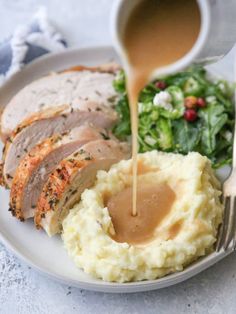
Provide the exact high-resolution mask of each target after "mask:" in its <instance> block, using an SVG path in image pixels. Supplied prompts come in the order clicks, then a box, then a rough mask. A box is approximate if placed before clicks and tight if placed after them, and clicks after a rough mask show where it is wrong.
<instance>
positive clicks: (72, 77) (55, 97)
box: [1, 64, 117, 141]
mask: <svg viewBox="0 0 236 314" xmlns="http://www.w3.org/2000/svg"><path fill="white" fill-rule="evenodd" d="M116 70H117V68H115V67H114V64H113V65H111V66H109V65H105V66H100V67H92V68H91V69H90V68H89V67H78V68H77V70H76V71H75V70H74V71H73V70H71V71H66V72H61V73H53V74H51V75H48V76H45V77H42V78H40V79H38V80H36V81H34V82H32V83H30V84H29V85H27V86H26V87H24V88H23V89H22V90H20V91H19V92H18V93H17V94H16V95H15V96H14V97H13V98H12V99H11V100H10V102H9V103H8V104H7V105H6V107H5V109H4V110H3V113H2V116H1V135H2V138H3V139H4V141H5V140H6V138H7V137H9V136H10V135H11V133H12V132H13V131H14V129H16V128H17V126H18V125H19V124H21V123H22V121H24V120H25V119H27V118H28V117H30V116H32V114H36V113H38V112H40V111H41V110H46V109H48V108H52V107H53V108H55V107H58V106H61V105H64V104H71V103H73V102H79V101H92V102H96V103H98V104H103V105H106V106H108V107H110V106H111V105H112V104H111V102H110V101H109V100H110V99H114V97H117V93H116V91H115V90H114V88H113V80H114V73H112V72H113V71H116ZM106 72H109V73H106Z"/></svg>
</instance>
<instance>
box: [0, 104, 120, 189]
mask: <svg viewBox="0 0 236 314" xmlns="http://www.w3.org/2000/svg"><path fill="white" fill-rule="evenodd" d="M78 107H79V108H80V109H77V110H74V109H73V107H72V108H71V107H70V106H66V105H65V106H61V107H58V108H55V109H51V110H50V111H49V110H46V111H44V112H41V113H40V114H38V115H34V116H32V117H31V118H30V119H27V121H26V122H24V123H23V124H22V125H20V126H19V127H18V128H17V129H16V130H15V132H14V134H13V136H12V137H11V138H9V139H8V140H7V143H6V145H5V149H4V153H3V162H4V165H3V177H4V182H5V184H6V185H7V186H8V187H11V183H12V180H13V178H14V175H15V171H16V169H17V167H18V165H19V163H20V161H21V160H22V159H23V158H24V156H25V155H26V154H27V153H28V152H29V151H30V150H31V149H32V148H33V147H34V146H35V145H37V144H39V143H40V142H42V141H43V140H44V139H46V138H49V137H51V136H52V135H54V134H61V133H64V132H67V131H69V130H71V129H73V128H75V127H78V126H81V125H82V124H86V123H87V124H91V125H94V126H96V127H99V128H110V127H112V126H113V125H114V123H115V122H116V121H117V114H116V112H115V111H114V110H113V109H111V108H108V107H106V106H102V105H98V104H97V103H94V102H82V103H81V104H80V106H79V105H78Z"/></svg>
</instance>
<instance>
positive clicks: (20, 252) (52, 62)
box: [0, 47, 226, 293]
mask: <svg viewBox="0 0 236 314" xmlns="http://www.w3.org/2000/svg"><path fill="white" fill-rule="evenodd" d="M112 60H117V57H116V54H115V52H114V50H113V49H112V48H111V47H96V48H87V49H73V50H67V51H65V52H63V53H59V54H54V55H49V56H44V57H42V58H40V59H38V60H37V61H35V62H33V63H31V64H30V65H28V66H26V67H25V68H24V69H23V70H22V71H21V72H20V73H17V74H16V75H14V77H13V78H12V79H11V80H10V81H9V82H8V83H7V84H5V85H4V87H2V89H1V90H0V104H6V103H7V102H8V101H9V99H10V98H11V97H12V96H13V95H14V94H15V93H16V92H17V91H18V90H20V89H21V88H22V87H23V86H25V85H26V84H28V83H29V82H32V81H33V80H35V79H37V78H39V77H41V76H42V75H45V74H47V73H48V72H50V71H58V70H63V69H65V68H67V67H71V66H74V65H79V64H82V65H90V66H92V65H98V64H100V63H104V62H108V61H112ZM19 110H20V108H19ZM225 174H226V173H225V171H223V176H225ZM8 200H9V193H8V192H7V191H5V190H4V189H0V238H1V241H2V242H3V243H4V244H5V245H6V246H7V247H9V248H10V249H11V250H12V251H13V252H14V253H15V254H16V255H17V256H19V257H20V258H21V259H23V260H24V261H25V262H26V263H28V264H30V265H31V266H33V267H35V268H36V269H38V270H39V271H41V272H43V273H44V274H47V275H49V276H51V277H53V278H54V279H57V280H60V281H62V282H64V283H66V284H68V285H71V286H76V287H79V288H83V289H89V290H96V291H103V292H125V293H127V292H137V291H147V290H154V289H160V288H163V287H167V286H170V285H173V284H176V283H178V282H181V281H183V280H186V279H187V278H190V277H192V276H194V275H195V274H197V273H199V272H201V271H202V270H204V269H206V268H208V267H209V266H211V265H213V264H215V263H216V262H217V261H219V260H220V259H222V258H223V257H224V256H226V254H225V253H223V252H220V253H213V254H211V255H209V256H207V257H205V258H202V259H201V260H200V261H198V262H197V263H195V264H192V265H191V266H189V267H187V268H186V269H185V270H184V271H182V272H179V273H175V274H172V275H168V276H166V277H164V278H161V279H158V280H151V281H142V282H132V283H125V284H119V283H107V282H103V281H101V280H95V279H93V278H91V277H90V276H88V275H86V274H84V273H83V271H81V270H79V269H77V268H76V267H75V266H74V264H73V262H72V261H71V260H70V259H69V257H68V256H67V253H66V251H65V250H64V248H63V243H62V241H61V239H60V237H59V236H58V237H54V238H48V237H47V236H46V234H45V233H44V232H43V231H37V230H36V229H35V228H34V226H33V224H32V222H29V221H27V222H26V223H21V222H19V221H17V220H16V219H14V218H13V217H12V216H11V214H10V213H9V211H8Z"/></svg>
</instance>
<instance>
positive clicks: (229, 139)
mask: <svg viewBox="0 0 236 314" xmlns="http://www.w3.org/2000/svg"><path fill="white" fill-rule="evenodd" d="M222 135H223V136H224V138H225V139H226V141H228V142H231V140H232V138H233V134H232V132H230V131H225V132H224V133H222Z"/></svg>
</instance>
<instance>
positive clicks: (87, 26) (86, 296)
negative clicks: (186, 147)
mask: <svg viewBox="0 0 236 314" xmlns="http://www.w3.org/2000/svg"><path fill="white" fill-rule="evenodd" d="M39 5H45V6H46V7H48V11H49V15H50V16H51V17H52V20H53V21H54V22H55V24H56V25H57V26H58V28H59V29H60V30H61V31H62V32H63V33H64V35H65V37H66V38H67V39H68V42H69V44H70V45H74V46H75V45H77V46H81V47H82V46H93V45H98V44H109V43H110V42H111V40H110V36H109V27H108V23H109V12H110V9H111V5H112V0H99V1H98V0H67V1H59V0H0V40H1V39H3V38H4V37H6V36H7V35H8V34H10V32H11V31H12V30H13V29H14V27H15V25H17V24H19V23H22V22H24V21H25V20H26V19H28V18H29V17H30V16H31V15H32V12H34V11H35V9H36V8H37V7H38V6H39ZM235 291H236V254H234V253H233V254H231V255H230V256H229V257H227V258H225V259H224V260H223V261H221V262H220V263H218V264H217V265H215V266H213V267H212V268H210V269H208V270H206V271H204V272H203V273H201V274H200V275H198V276H196V277H194V278H192V279H190V280H188V281H186V282H184V283H181V284H178V285H176V286H174V287H170V288H166V289H163V290H159V291H152V292H146V293H142V294H140V293H139V294H130V295H124V294H103V293H95V292H89V291H84V290H79V289H76V288H71V287H68V286H65V285H62V284H60V283H57V282H55V281H53V280H51V279H48V278H46V277H44V276H43V275H42V274H39V273H37V272H36V271H35V270H34V269H31V268H30V267H28V266H27V265H25V264H24V263H23V262H21V261H20V260H18V259H17V258H16V257H14V256H13V255H12V254H11V253H10V252H9V251H8V250H6V249H5V248H4V247H3V246H2V245H1V244H0V314H22V313H27V314H28V313H29V314H38V313H40V314H44V313H47V314H48V313H49V314H54V313H55V314H63V313H65V314H67V313H80V314H83V313H88V314H89V313H103V314H106V313H112V314H119V313H145V314H149V313H150V314H151V313H159V314H162V313H166V314H171V313H202V314H203V313H211V314H221V313H226V314H231V313H232V314H233V313H236V297H235Z"/></svg>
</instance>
